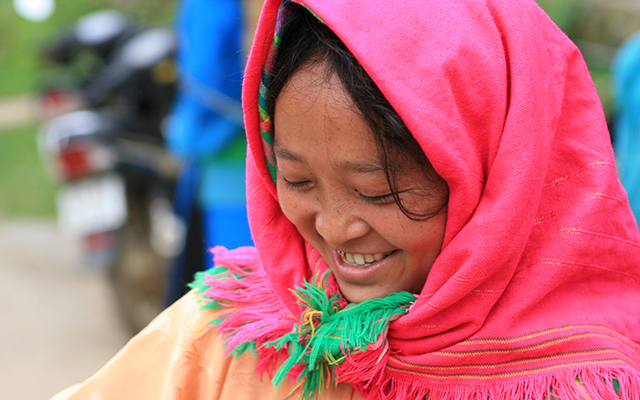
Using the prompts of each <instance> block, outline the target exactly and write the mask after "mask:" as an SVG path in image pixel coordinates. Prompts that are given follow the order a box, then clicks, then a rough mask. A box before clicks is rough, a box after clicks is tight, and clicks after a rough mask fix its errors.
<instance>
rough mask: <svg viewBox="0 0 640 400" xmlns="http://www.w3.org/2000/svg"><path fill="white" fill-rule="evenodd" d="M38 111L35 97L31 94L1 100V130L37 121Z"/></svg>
mask: <svg viewBox="0 0 640 400" xmlns="http://www.w3.org/2000/svg"><path fill="white" fill-rule="evenodd" d="M36 109H37V107H36V102H35V97H34V96H33V95H30V94H23V95H19V96H13V97H8V98H0V130H2V129H7V128H13V127H17V126H21V125H25V124H27V123H30V122H33V121H35V120H36Z"/></svg>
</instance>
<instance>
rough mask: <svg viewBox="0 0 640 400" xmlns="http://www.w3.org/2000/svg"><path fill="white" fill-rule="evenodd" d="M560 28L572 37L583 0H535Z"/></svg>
mask: <svg viewBox="0 0 640 400" xmlns="http://www.w3.org/2000/svg"><path fill="white" fill-rule="evenodd" d="M536 1H537V3H538V5H539V6H540V7H541V8H542V9H543V10H544V11H545V12H546V13H547V14H548V15H549V17H551V19H552V20H553V22H555V23H556V24H557V25H558V26H559V27H560V29H562V30H563V31H564V33H566V34H567V36H569V37H573V36H574V34H575V33H576V29H577V28H578V22H579V21H580V16H581V15H582V13H583V11H584V7H585V2H584V1H583V0H536Z"/></svg>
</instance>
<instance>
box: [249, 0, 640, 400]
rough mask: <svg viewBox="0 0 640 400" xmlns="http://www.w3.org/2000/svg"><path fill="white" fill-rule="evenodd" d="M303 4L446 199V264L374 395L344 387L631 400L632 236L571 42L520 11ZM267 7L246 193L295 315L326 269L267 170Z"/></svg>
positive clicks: (255, 55) (255, 227) (277, 286)
mask: <svg viewBox="0 0 640 400" xmlns="http://www.w3.org/2000/svg"><path fill="white" fill-rule="evenodd" d="M302 2H303V3H304V5H305V6H306V7H307V8H308V9H310V10H312V11H313V12H314V13H315V14H316V15H317V16H318V18H320V19H321V20H322V21H323V22H324V23H326V24H327V26H328V27H329V28H330V29H331V30H333V31H334V32H335V33H336V34H337V36H338V37H339V38H340V39H341V40H342V41H343V42H344V43H345V44H346V46H347V47H348V48H349V49H350V51H351V52H352V53H353V54H354V55H355V57H356V58H357V59H358V60H359V61H360V63H361V64H362V65H363V67H364V69H365V70H366V71H367V72H368V74H369V75H370V76H371V77H372V79H373V80H374V81H375V83H376V84H377V85H378V87H379V88H380V90H381V91H382V93H383V94H384V95H385V97H386V98H387V99H388V101H389V102H390V103H391V105H392V106H393V107H394V108H395V110H396V111H397V112H398V114H399V115H400V116H401V118H402V119H403V121H404V122H405V124H406V125H407V127H408V128H409V130H410V131H411V132H412V133H413V135H414V136H415V138H416V139H417V140H418V142H419V143H420V145H421V146H422V149H423V150H424V152H425V153H426V155H427V157H428V158H429V160H430V161H431V163H432V164H433V166H434V167H435V169H436V171H437V172H438V173H439V174H440V175H441V176H442V177H443V178H444V179H445V180H446V181H447V183H448V185H449V188H450V200H449V206H448V210H449V212H448V220H447V226H446V233H445V239H444V244H443V247H442V252H441V254H440V255H439V257H438V258H437V260H436V262H435V263H434V265H433V267H432V269H431V272H430V274H429V276H428V279H427V282H426V284H425V286H424V288H423V290H422V293H421V294H420V296H419V298H418V299H417V300H416V301H415V303H414V304H413V305H412V306H411V309H410V311H409V312H408V314H407V315H405V316H402V317H400V318H399V319H397V320H395V321H393V322H392V323H391V324H390V326H389V330H388V334H387V339H388V344H389V347H390V349H391V355H390V356H389V358H388V360H387V364H386V366H385V367H384V372H383V375H384V376H383V378H384V379H382V380H381V381H380V382H382V383H381V384H380V385H377V386H376V387H371V386H367V385H366V382H362V381H358V379H356V378H353V379H351V378H350V379H351V380H349V383H351V384H352V385H353V386H354V388H356V389H357V390H358V391H359V392H360V393H361V394H363V395H365V396H368V397H370V398H395V399H403V398H411V399H413V398H415V399H419V398H424V397H425V395H426V394H427V393H429V396H430V397H429V399H430V400H436V399H450V398H451V399H467V398H476V397H473V396H479V397H477V398H483V399H494V398H532V399H542V398H543V396H549V395H555V396H557V397H558V398H576V397H577V396H578V394H579V393H587V394H588V395H589V396H591V397H590V398H591V399H600V398H602V399H609V398H613V397H614V392H615V391H617V392H618V395H619V397H620V398H623V399H632V398H633V399H638V398H640V344H639V343H638V342H639V341H640V237H639V235H638V227H637V225H636V222H635V220H634V218H633V215H632V213H631V210H630V209H629V206H628V202H627V199H626V194H625V192H624V189H623V188H622V186H621V185H620V183H619V181H618V178H617V176H616V168H615V164H614V159H613V152H612V149H611V145H610V142H609V135H608V132H607V127H606V125H605V120H604V115H603V112H602V107H601V105H600V102H599V99H598V97H597V94H596V91H595V88H594V85H593V83H592V81H591V79H590V75H589V72H588V70H587V68H586V66H585V63H584V61H583V59H582V56H581V55H580V53H579V51H578V50H577V48H576V47H575V46H574V45H573V43H571V41H570V40H569V39H568V38H567V37H566V36H565V35H564V34H563V33H562V32H561V31H560V29H558V28H557V27H556V26H555V25H554V24H553V22H552V21H551V20H550V19H549V18H548V17H547V15H545V14H544V12H543V11H542V10H541V9H540V8H539V7H538V6H537V5H536V4H535V3H534V1H533V0H477V1H476V0H473V1H472V0H437V1H435V0H433V1H431V0H408V1H403V2H393V1H379V0H353V1H350V0H303V1H302ZM279 5H280V0H267V1H266V3H265V5H264V8H263V12H262V16H261V19H260V23H259V25H258V30H257V34H256V39H255V42H254V45H253V49H252V52H251V56H250V58H249V62H248V65H247V68H246V77H245V83H244V93H243V104H244V108H245V113H246V117H245V118H246V121H245V122H246V129H247V135H248V139H249V154H248V161H247V162H248V166H247V168H248V174H247V175H248V189H247V197H248V209H249V220H250V225H251V229H252V233H253V236H254V240H255V242H256V247H257V249H258V254H259V257H260V260H261V261H262V265H263V268H264V271H265V272H266V276H267V277H268V285H267V286H268V290H270V291H271V292H272V293H273V294H274V295H275V297H276V298H277V299H278V300H277V301H279V302H281V303H282V309H283V310H288V311H283V312H284V313H286V314H289V315H291V316H293V318H294V319H295V318H299V317H300V315H301V313H302V312H303V310H302V307H301V305H299V304H298V303H297V299H296V298H295V297H294V295H293V294H292V293H291V290H290V289H291V288H293V287H296V286H302V284H303V281H304V280H309V279H311V276H312V274H313V271H315V270H316V269H317V268H319V269H322V268H326V264H324V261H323V260H322V259H320V258H319V256H318V254H317V252H315V251H313V250H312V249H311V248H310V247H309V246H308V245H307V244H306V243H305V242H304V240H303V239H302V237H301V236H300V235H299V234H298V232H297V230H296V228H295V227H294V226H293V225H292V224H291V222H289V221H288V220H287V218H286V217H285V215H284V214H283V213H282V211H281V209H280V206H279V204H278V197H277V193H276V188H275V184H274V182H273V180H272V178H271V176H270V173H269V171H268V169H267V166H266V163H265V150H264V147H263V140H262V137H261V134H260V127H259V123H260V120H259V112H258V91H259V86H260V79H261V76H262V72H263V70H264V68H265V65H266V63H267V58H268V56H269V50H270V48H271V45H272V42H273V36H274V30H275V24H276V17H277V13H278V7H279ZM276 135H277V132H276ZM272 308H273V309H274V310H276V309H278V308H279V306H278V305H273V306H272ZM275 312H276V311H274V313H275ZM614 387H615V388H616V389H614ZM563 396H568V397H563Z"/></svg>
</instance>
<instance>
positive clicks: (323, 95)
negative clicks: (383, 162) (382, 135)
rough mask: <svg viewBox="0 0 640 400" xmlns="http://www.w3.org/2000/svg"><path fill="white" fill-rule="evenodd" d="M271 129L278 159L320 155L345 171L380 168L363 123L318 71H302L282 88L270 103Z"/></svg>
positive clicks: (335, 83)
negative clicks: (308, 154)
mask: <svg viewBox="0 0 640 400" xmlns="http://www.w3.org/2000/svg"><path fill="white" fill-rule="evenodd" d="M274 128H275V129H274V152H275V154H276V156H277V157H278V158H280V159H287V160H291V161H300V160H301V159H302V158H308V157H302V156H303V155H304V154H307V153H312V152H314V153H317V152H320V151H321V152H326V156H327V157H328V158H330V159H333V160H340V161H339V164H340V165H341V166H344V167H347V168H348V169H360V170H362V172H369V171H372V170H378V169H379V168H380V162H379V160H378V154H377V151H376V144H375V141H374V139H373V134H372V133H371V131H370V129H369V127H368V125H367V123H366V122H365V121H364V119H363V118H362V117H361V115H360V114H359V113H358V112H356V110H355V106H354V104H353V102H352V101H351V99H350V97H349V95H348V94H347V92H346V91H345V89H344V87H343V85H342V83H341V82H340V81H339V79H338V78H337V77H336V76H335V75H327V73H326V71H325V69H324V66H323V65H317V66H312V67H308V68H303V69H301V70H299V71H298V72H296V73H295V74H294V75H293V76H292V77H291V79H290V80H289V82H287V84H286V85H285V86H284V88H283V90H282V92H281V93H280V95H279V96H278V99H277V100H276V107H275V115H274ZM310 155H311V154H310ZM314 155H316V154H314Z"/></svg>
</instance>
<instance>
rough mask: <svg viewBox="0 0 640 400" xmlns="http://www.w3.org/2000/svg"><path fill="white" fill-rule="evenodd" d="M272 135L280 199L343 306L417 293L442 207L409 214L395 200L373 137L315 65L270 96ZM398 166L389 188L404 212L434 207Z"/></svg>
mask: <svg viewBox="0 0 640 400" xmlns="http://www.w3.org/2000/svg"><path fill="white" fill-rule="evenodd" d="M274 121H275V142H274V152H275V156H276V162H277V169H278V176H277V191H278V197H279V201H280V206H281V208H282V210H283V212H284V214H285V215H286V216H287V218H288V219H289V220H290V221H291V222H292V223H293V224H294V225H295V226H296V228H297V229H298V231H299V232H300V234H301V235H302V236H303V237H304V239H305V240H307V241H308V242H309V243H310V244H311V245H312V246H313V247H314V248H315V249H316V250H317V251H318V252H319V253H320V254H321V255H322V257H323V258H324V260H325V261H326V262H327V264H328V265H329V267H330V268H331V269H332V270H333V273H334V275H335V277H336V280H337V282H338V285H339V286H340V290H341V291H342V294H343V295H344V296H345V298H346V299H347V300H349V301H350V302H353V303H360V302H362V301H365V300H369V299H373V298H380V297H385V296H387V295H388V294H390V293H393V292H400V291H408V292H412V293H420V291H421V290H422V287H423V286H424V283H425V282H426V279H427V275H428V274H429V270H430V269H431V266H432V265H433V262H434V261H435V259H436V257H437V256H438V254H439V253H440V249H441V247H442V241H443V237H444V231H445V223H446V218H447V209H446V206H445V207H444V209H442V211H441V212H439V213H438V214H436V215H435V216H434V217H432V218H430V219H428V220H426V221H414V220H411V219H409V218H408V217H407V216H406V215H405V214H403V213H402V211H401V210H400V208H399V207H398V205H397V204H396V203H395V201H394V199H393V197H392V195H391V189H390V187H389V185H388V183H387V180H386V177H385V173H384V170H383V168H382V164H381V162H380V159H379V157H378V152H377V150H376V144H375V140H374V138H373V135H372V133H371V131H370V129H369V127H368V125H367V124H366V122H365V121H364V119H362V117H361V116H360V115H359V114H358V113H356V112H354V108H353V105H352V103H351V100H350V98H349V97H348V94H347V93H346V92H345V90H344V88H343V87H342V85H341V83H340V82H339V80H338V78H337V77H332V78H330V79H327V78H326V76H325V75H324V66H323V65H317V66H313V67H308V68H302V69H301V70H299V71H298V72H297V73H296V74H294V75H293V76H292V77H291V79H290V80H289V82H288V83H287V84H286V85H285V87H284V89H283V90H282V92H281V94H280V95H279V96H278V99H277V101H276V107H275V116H274ZM436 185H437V184H436V183H434V182H433V180H430V179H428V178H427V176H426V175H425V173H424V171H423V169H421V168H419V167H417V166H415V165H411V163H406V165H405V166H403V170H402V171H401V173H400V174H399V176H398V184H397V186H398V187H397V192H398V193H399V196H400V198H401V199H402V203H403V204H404V205H405V206H406V208H408V209H410V210H414V209H417V210H420V211H423V210H425V209H426V210H430V209H431V210H433V209H438V208H440V207H441V206H442V203H443V199H442V195H441V193H442V190H441V188H440V187H434V186H436Z"/></svg>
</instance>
